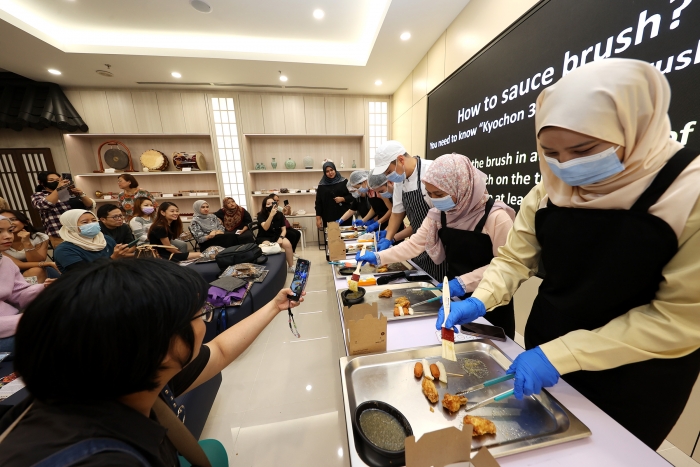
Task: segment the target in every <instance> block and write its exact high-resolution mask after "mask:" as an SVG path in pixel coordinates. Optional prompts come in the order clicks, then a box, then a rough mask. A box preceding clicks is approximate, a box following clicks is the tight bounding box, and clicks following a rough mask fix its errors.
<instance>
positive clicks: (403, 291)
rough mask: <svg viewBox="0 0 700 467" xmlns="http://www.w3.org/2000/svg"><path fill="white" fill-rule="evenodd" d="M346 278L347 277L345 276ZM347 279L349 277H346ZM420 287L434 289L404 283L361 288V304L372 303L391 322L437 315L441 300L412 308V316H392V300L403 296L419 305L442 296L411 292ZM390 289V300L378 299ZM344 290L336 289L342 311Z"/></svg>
mask: <svg viewBox="0 0 700 467" xmlns="http://www.w3.org/2000/svg"><path fill="white" fill-rule="evenodd" d="M346 277H347V276H346ZM348 278H349V277H348ZM421 287H434V286H433V284H431V283H429V282H404V283H401V284H386V285H371V286H366V287H363V288H364V289H365V300H364V302H363V303H374V302H376V303H377V304H378V306H377V309H378V310H379V312H380V313H382V314H383V315H384V316H386V319H387V321H393V320H398V319H411V318H423V317H425V316H431V315H437V313H438V310H439V309H440V306H442V301H441V300H436V301H434V302H432V303H427V304H425V305H421V306H419V307H416V308H413V306H411V307H412V308H413V311H414V313H413V315H404V316H394V300H395V299H396V298H398V297H401V296H404V297H406V298H408V301H409V302H411V303H419V302H422V301H424V300H428V299H430V298H434V297H436V296H439V295H442V292H440V291H439V290H427V291H424V292H422V291H419V290H415V291H413V290H411V289H420V288H421ZM386 289H391V291H392V292H393V293H394V295H393V296H392V297H391V298H379V294H380V293H381V292H382V291H384V290H386ZM345 290H347V287H346V288H343V289H338V291H337V296H338V306H339V307H340V309H341V310H342V309H343V299H342V298H341V297H340V294H341V293H343V292H344V291H345Z"/></svg>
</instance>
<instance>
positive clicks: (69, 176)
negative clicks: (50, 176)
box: [61, 173, 73, 184]
mask: <svg viewBox="0 0 700 467" xmlns="http://www.w3.org/2000/svg"><path fill="white" fill-rule="evenodd" d="M61 178H62V179H63V180H70V182H71V184H72V183H73V176H72V175H71V174H69V173H62V174H61Z"/></svg>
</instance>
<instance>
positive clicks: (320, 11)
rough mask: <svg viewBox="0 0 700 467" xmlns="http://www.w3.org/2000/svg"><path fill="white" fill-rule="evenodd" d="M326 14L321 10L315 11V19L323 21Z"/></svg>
mask: <svg viewBox="0 0 700 467" xmlns="http://www.w3.org/2000/svg"><path fill="white" fill-rule="evenodd" d="M324 16H326V14H325V13H324V12H323V10H321V9H316V10H314V18H316V19H322V18H323V17H324Z"/></svg>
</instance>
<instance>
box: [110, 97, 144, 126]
mask: <svg viewBox="0 0 700 467" xmlns="http://www.w3.org/2000/svg"><path fill="white" fill-rule="evenodd" d="M107 104H108V105H109V115H110V117H111V119H112V128H113V129H114V132H115V133H138V132H139V127H138V125H137V124H136V114H135V113H134V103H133V102H132V101H131V91H107Z"/></svg>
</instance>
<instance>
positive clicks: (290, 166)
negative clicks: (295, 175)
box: [284, 157, 297, 170]
mask: <svg viewBox="0 0 700 467" xmlns="http://www.w3.org/2000/svg"><path fill="white" fill-rule="evenodd" d="M284 166H285V167H286V168H287V169H289V170H293V169H295V168H296V166H297V163H296V162H294V161H293V160H292V158H291V157H290V158H289V159H287V162H285V163H284Z"/></svg>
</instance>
